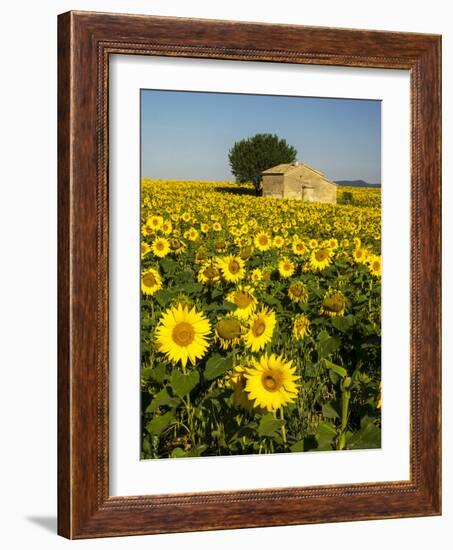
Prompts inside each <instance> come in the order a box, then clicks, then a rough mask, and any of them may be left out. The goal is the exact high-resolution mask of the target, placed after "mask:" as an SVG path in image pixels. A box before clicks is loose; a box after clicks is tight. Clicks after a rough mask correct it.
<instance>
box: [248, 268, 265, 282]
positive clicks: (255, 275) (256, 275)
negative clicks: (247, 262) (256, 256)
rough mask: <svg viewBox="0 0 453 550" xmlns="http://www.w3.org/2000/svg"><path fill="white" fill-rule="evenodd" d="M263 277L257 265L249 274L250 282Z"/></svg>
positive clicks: (258, 280) (257, 280)
mask: <svg viewBox="0 0 453 550" xmlns="http://www.w3.org/2000/svg"><path fill="white" fill-rule="evenodd" d="M262 279H263V272H262V271H261V269H260V268H259V267H257V268H255V269H254V270H253V271H252V272H251V274H250V280H251V281H252V283H255V284H256V283H259V282H260V281H261V280H262Z"/></svg>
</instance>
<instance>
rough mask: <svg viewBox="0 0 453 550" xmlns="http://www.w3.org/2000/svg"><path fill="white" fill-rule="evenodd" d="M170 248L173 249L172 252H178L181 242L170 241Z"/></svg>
mask: <svg viewBox="0 0 453 550" xmlns="http://www.w3.org/2000/svg"><path fill="white" fill-rule="evenodd" d="M170 248H171V249H172V250H178V248H179V241H178V239H172V240H171V241H170Z"/></svg>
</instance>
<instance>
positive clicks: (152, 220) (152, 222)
mask: <svg viewBox="0 0 453 550" xmlns="http://www.w3.org/2000/svg"><path fill="white" fill-rule="evenodd" d="M163 223H164V219H163V217H162V216H151V217H149V218H148V219H147V220H146V225H147V226H148V227H150V228H151V229H154V231H157V230H158V229H160V228H161V227H162V224H163Z"/></svg>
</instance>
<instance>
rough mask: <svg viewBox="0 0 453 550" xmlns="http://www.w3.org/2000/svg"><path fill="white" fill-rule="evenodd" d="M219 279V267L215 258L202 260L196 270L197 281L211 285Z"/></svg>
mask: <svg viewBox="0 0 453 550" xmlns="http://www.w3.org/2000/svg"><path fill="white" fill-rule="evenodd" d="M219 281H220V269H219V266H218V263H217V261H216V260H208V261H206V262H204V263H203V264H202V266H201V268H200V271H199V272H198V282H199V283H203V284H205V285H212V284H214V283H218V282H219Z"/></svg>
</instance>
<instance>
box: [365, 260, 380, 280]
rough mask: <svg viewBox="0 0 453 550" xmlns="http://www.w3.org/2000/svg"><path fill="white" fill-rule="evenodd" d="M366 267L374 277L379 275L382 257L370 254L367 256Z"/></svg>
mask: <svg viewBox="0 0 453 550" xmlns="http://www.w3.org/2000/svg"><path fill="white" fill-rule="evenodd" d="M368 267H369V270H370V273H371V274H372V275H374V276H375V277H380V276H381V273H382V259H381V257H380V256H375V255H371V256H369V258H368Z"/></svg>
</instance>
